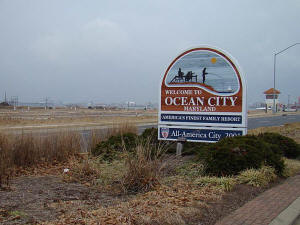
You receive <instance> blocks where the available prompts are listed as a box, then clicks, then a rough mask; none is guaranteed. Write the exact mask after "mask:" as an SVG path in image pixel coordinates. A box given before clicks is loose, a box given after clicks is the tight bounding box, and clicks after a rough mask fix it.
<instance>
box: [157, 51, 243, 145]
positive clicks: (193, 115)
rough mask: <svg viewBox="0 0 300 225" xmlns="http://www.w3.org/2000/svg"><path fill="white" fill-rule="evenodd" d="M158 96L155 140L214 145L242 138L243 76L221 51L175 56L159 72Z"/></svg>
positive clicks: (233, 60) (230, 58) (230, 57)
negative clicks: (210, 143)
mask: <svg viewBox="0 0 300 225" xmlns="http://www.w3.org/2000/svg"><path fill="white" fill-rule="evenodd" d="M159 96H160V99H159V123H158V138H159V139H160V140H178V139H179V138H184V139H186V140H187V141H194V142H216V141H219V140H220V139H221V138H224V137H232V136H238V135H245V134H246V133H247V111H246V83H245V78H244V74H242V72H241V69H240V67H239V65H238V63H237V61H236V60H235V59H234V58H233V57H232V56H230V55H229V54H228V53H225V52H224V51H223V50H220V49H218V48H215V47H209V46H200V47H197V48H192V49H189V50H186V51H184V52H183V53H181V54H180V55H179V56H177V57H176V58H175V59H174V60H173V61H172V62H171V64H170V65H169V66H168V68H167V70H166V72H165V73H164V76H163V77H162V80H161V85H160V95H159Z"/></svg>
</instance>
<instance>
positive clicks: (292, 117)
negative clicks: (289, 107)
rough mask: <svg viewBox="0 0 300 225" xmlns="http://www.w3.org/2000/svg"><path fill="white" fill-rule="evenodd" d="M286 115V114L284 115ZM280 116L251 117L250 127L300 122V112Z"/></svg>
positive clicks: (142, 128) (141, 127)
mask: <svg viewBox="0 0 300 225" xmlns="http://www.w3.org/2000/svg"><path fill="white" fill-rule="evenodd" d="M283 115H284V116H283ZM283 115H278V116H267V117H263V116H261V117H249V118H248V129H255V128H258V127H272V126H281V125H284V124H286V123H295V122H300V114H283ZM153 126H154V125H141V126H139V127H138V130H139V133H140V132H142V131H143V130H144V129H146V128H150V127H153ZM155 127H157V126H155Z"/></svg>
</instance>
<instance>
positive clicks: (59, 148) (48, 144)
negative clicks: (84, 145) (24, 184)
mask: <svg viewBox="0 0 300 225" xmlns="http://www.w3.org/2000/svg"><path fill="white" fill-rule="evenodd" d="M0 148H1V150H0V186H1V184H2V183H3V179H4V178H5V179H7V181H8V180H9V176H10V175H11V173H10V172H11V171H12V170H13V169H14V168H27V167H29V168H30V167H36V166H38V165H41V164H44V163H47V165H48V166H49V165H52V164H56V163H58V162H66V161H67V160H68V159H69V158H70V157H72V156H74V155H76V154H78V153H79V152H80V148H81V147H80V139H79V136H78V134H75V133H58V134H56V135H48V136H44V137H43V136H33V135H21V136H13V135H3V134H1V135H0Z"/></svg>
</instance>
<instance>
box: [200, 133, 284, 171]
mask: <svg viewBox="0 0 300 225" xmlns="http://www.w3.org/2000/svg"><path fill="white" fill-rule="evenodd" d="M273 148H276V146H275V145H270V144H268V143H265V142H264V141H262V140H261V139H259V138H258V137H256V136H253V135H246V136H239V137H233V138H225V139H222V140H221V141H219V142H217V143H214V144H210V145H208V146H206V147H205V148H204V149H202V150H201V151H199V158H198V160H202V161H203V162H204V163H205V172H206V173H207V174H211V175H215V176H228V175H236V174H238V173H239V172H240V171H243V170H245V169H250V168H254V169H257V168H260V167H261V166H262V165H263V164H265V165H269V166H272V167H274V168H275V170H276V173H278V174H281V173H282V172H283V169H284V163H283V160H282V159H281V156H280V154H278V153H276V152H277V151H278V150H274V149H273Z"/></svg>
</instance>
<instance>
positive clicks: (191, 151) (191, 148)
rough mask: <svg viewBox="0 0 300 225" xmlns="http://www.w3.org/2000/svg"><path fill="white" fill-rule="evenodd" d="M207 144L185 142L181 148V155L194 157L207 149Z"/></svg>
mask: <svg viewBox="0 0 300 225" xmlns="http://www.w3.org/2000/svg"><path fill="white" fill-rule="evenodd" d="M208 145H209V143H203V142H186V143H184V146H183V151H182V155H183V156H184V155H195V154H197V153H199V152H201V151H203V149H204V148H205V147H207V146H208Z"/></svg>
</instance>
